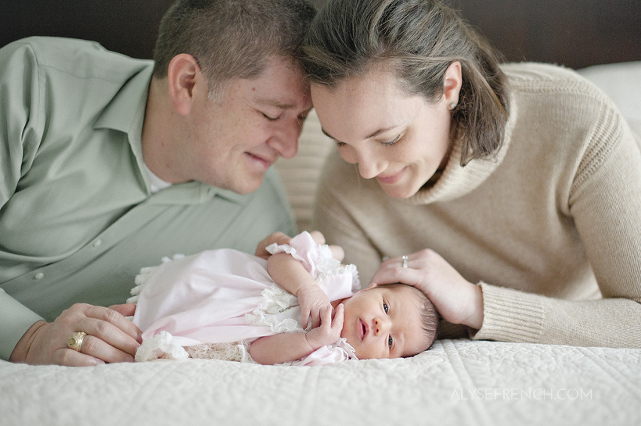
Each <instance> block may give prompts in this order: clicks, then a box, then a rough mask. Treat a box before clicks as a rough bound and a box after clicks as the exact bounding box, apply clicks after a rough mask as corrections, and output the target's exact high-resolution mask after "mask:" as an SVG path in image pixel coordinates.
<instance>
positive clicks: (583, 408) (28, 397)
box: [0, 340, 641, 426]
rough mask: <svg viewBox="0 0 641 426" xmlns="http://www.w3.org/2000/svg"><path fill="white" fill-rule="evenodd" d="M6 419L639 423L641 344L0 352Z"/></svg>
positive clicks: (97, 424) (295, 424)
mask: <svg viewBox="0 0 641 426" xmlns="http://www.w3.org/2000/svg"><path fill="white" fill-rule="evenodd" d="M0 424H1V425H4V426H13V425H30V426H31V425H65V426H68V425H94V426H101V425H147V424H153V425H205V424H207V425H237V426H240V425H279V426H287V425H291V426H300V425H332V426H334V425H337V424H338V425H343V424H346V425H347V424H349V425H356V426H358V425H368V426H369V425H429V424H434V425H439V426H445V425H465V424H479V425H544V426H550V425H557V424H558V425H562V424H563V425H566V424H576V425H579V424H580V425H584V426H588V425H639V424H641V349H607V348H578V347H569V346H550V345H534V344H514V343H498V342H472V341H468V340H454V341H452V340H442V341H438V342H436V344H435V346H434V347H433V348H432V349H431V350H430V351H428V352H426V353H423V354H421V355H418V356H416V357H414V358H409V359H396V360H368V361H347V362H344V363H339V364H334V365H330V366H323V367H280V366H277V367H273V366H262V365H253V364H239V363H235V362H229V361H208V360H186V361H164V360H162V361H155V362H149V363H140V364H113V365H105V366H100V367H91V368H66V367H57V366H37V367H34V366H27V365H15V364H10V363H7V362H0Z"/></svg>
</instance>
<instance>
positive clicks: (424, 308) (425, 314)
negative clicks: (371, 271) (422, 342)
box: [377, 283, 440, 350]
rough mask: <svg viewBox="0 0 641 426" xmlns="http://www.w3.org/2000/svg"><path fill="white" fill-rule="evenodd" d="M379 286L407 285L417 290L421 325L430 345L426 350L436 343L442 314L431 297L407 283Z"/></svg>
mask: <svg viewBox="0 0 641 426" xmlns="http://www.w3.org/2000/svg"><path fill="white" fill-rule="evenodd" d="M377 287H382V288H392V289H393V288H398V287H407V288H410V289H412V290H413V291H415V292H416V296H417V297H418V299H419V301H420V303H421V306H420V310H421V325H422V326H423V333H424V335H425V337H426V338H427V342H428V345H427V347H426V348H425V350H427V349H429V348H430V347H431V346H432V343H434V339H436V334H437V332H438V325H439V323H440V315H439V313H438V311H437V310H436V308H435V307H434V304H433V303H432V302H431V301H430V299H428V298H427V296H426V295H425V293H423V292H422V291H421V290H419V289H417V288H416V287H413V286H410V285H407V284H402V283H392V284H379V285H377Z"/></svg>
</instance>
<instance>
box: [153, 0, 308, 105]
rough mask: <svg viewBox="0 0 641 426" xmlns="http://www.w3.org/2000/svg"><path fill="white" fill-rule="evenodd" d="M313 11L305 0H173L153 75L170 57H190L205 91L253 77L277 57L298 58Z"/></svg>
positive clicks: (161, 30)
mask: <svg viewBox="0 0 641 426" xmlns="http://www.w3.org/2000/svg"><path fill="white" fill-rule="evenodd" d="M315 14H316V9H315V8H314V6H312V5H311V4H310V3H309V2H308V1H307V0H177V1H176V2H175V3H174V4H173V5H172V6H171V7H170V8H169V10H168V11H167V12H166V13H165V15H164V17H163V19H162V21H161V23H160V28H159V30H158V39H157V41H156V48H155V50H154V61H155V68H154V76H156V77H157V78H164V77H166V76H167V69H168V66H169V63H170V62H171V60H172V59H173V58H174V57H175V56H176V55H179V54H181V53H187V54H190V55H192V56H193V57H194V58H196V60H197V61H198V64H199V66H200V68H201V70H202V72H203V74H204V75H205V76H206V77H207V80H208V83H209V91H210V94H211V93H214V91H215V90H217V89H218V88H220V86H221V85H222V84H223V83H224V82H225V81H227V80H229V79H230V78H234V77H238V78H246V79H250V78H255V77H257V76H259V75H260V74H261V73H262V72H263V70H264V69H265V67H266V66H267V62H268V59H269V58H270V57H271V56H274V55H277V56H281V57H283V58H291V60H292V62H293V63H296V62H298V57H299V54H300V52H299V50H300V46H301V44H302V42H303V39H304V36H305V32H306V30H307V28H308V27H309V24H310V22H311V21H312V19H313V18H314V15H315Z"/></svg>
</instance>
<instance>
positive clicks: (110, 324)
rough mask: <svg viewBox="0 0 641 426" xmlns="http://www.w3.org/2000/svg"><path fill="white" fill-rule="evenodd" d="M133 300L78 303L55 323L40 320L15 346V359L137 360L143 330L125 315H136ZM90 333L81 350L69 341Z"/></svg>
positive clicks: (89, 362) (90, 362)
mask: <svg viewBox="0 0 641 426" xmlns="http://www.w3.org/2000/svg"><path fill="white" fill-rule="evenodd" d="M135 309H136V306H135V305H134V304H132V303H129V304H124V305H114V306H112V307H110V308H105V307H102V306H93V305H88V304H84V303H77V304H75V305H73V306H72V307H71V308H69V309H67V310H66V311H64V312H63V313H62V314H60V316H59V317H58V318H56V320H55V321H54V322H52V323H48V322H45V321H38V322H37V323H35V324H34V325H32V326H31V328H29V330H27V332H26V333H25V334H24V335H23V336H22V338H21V339H20V341H19V342H18V344H17V345H16V347H15V348H14V350H13V353H12V354H11V357H10V358H9V360H10V361H12V362H22V363H27V364H58V365H66V366H91V365H98V364H104V363H113V362H133V360H134V356H135V354H136V350H137V349H138V347H139V346H140V342H141V338H140V335H141V331H140V330H139V329H138V327H136V326H135V325H134V324H133V323H132V322H131V321H129V320H128V319H126V318H125V316H130V315H133V313H134V311H135ZM79 331H82V332H85V333H87V335H86V336H85V337H84V339H83V341H82V345H81V347H80V350H79V351H76V350H73V349H70V348H69V346H68V345H67V341H68V339H69V337H71V335H72V334H73V333H76V332H79Z"/></svg>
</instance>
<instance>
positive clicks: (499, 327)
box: [304, 0, 641, 347]
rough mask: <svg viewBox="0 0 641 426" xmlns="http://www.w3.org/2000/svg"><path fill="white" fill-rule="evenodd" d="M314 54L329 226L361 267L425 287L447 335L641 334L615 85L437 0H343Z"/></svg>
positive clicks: (639, 185)
mask: <svg viewBox="0 0 641 426" xmlns="http://www.w3.org/2000/svg"><path fill="white" fill-rule="evenodd" d="M304 54H305V56H306V57H305V65H306V68H307V71H308V74H309V75H310V78H311V81H312V100H313V103H314V107H315V108H316V112H317V114H318V117H319V119H320V121H321V124H322V127H323V130H324V132H325V133H326V134H327V135H329V136H330V137H332V138H333V139H334V140H335V141H336V144H337V146H338V150H337V151H338V152H337V153H335V154H334V155H332V156H331V157H330V159H329V162H328V164H327V166H326V169H325V171H324V177H323V179H322V181H321V189H320V192H319V197H318V200H317V208H316V216H315V217H316V226H317V228H318V229H319V230H320V231H322V232H323V234H324V235H325V236H326V238H327V240H328V241H330V242H331V243H332V244H338V245H340V246H342V247H343V248H344V249H345V252H346V253H349V254H350V255H349V256H347V257H346V259H345V260H346V261H347V262H349V263H354V264H356V266H357V267H358V268H359V271H360V274H361V277H362V282H367V281H368V280H370V279H371V280H372V282H374V283H377V284H382V283H389V282H397V281H400V282H403V283H406V284H410V285H415V286H417V287H419V288H420V289H421V290H423V291H424V292H425V293H426V294H427V295H428V296H429V297H430V298H431V300H432V301H433V302H434V304H435V305H436V307H437V309H438V310H439V312H440V313H441V315H442V317H443V319H444V320H446V321H447V322H449V323H450V324H459V325H461V326H464V327H449V326H446V327H444V328H443V329H442V330H446V329H448V330H449V333H448V334H444V335H443V336H447V337H455V336H460V335H461V334H460V333H461V332H464V331H468V332H469V335H470V336H471V337H472V338H475V339H491V340H500V341H514V342H536V343H551V344H571V345H583V346H612V347H624V346H632V347H641V305H639V302H640V301H641V155H640V153H639V149H638V147H637V144H636V142H635V140H634V138H633V136H632V132H631V130H630V128H629V126H628V125H627V124H626V123H625V122H624V120H623V119H622V118H621V116H620V114H619V113H618V111H617V110H616V108H615V107H614V106H613V104H612V103H611V102H610V101H609V100H608V99H607V98H606V97H605V95H603V94H602V93H601V92H600V91H599V90H598V89H596V88H595V87H594V86H593V85H591V84H590V83H588V82H587V81H586V80H584V79H582V78H581V77H579V76H578V75H576V74H575V73H574V72H572V71H570V70H567V69H563V68H560V67H555V66H551V65H543V64H506V65H501V66H499V65H498V60H497V58H496V55H495V54H494V53H493V52H492V50H491V48H490V47H488V45H487V44H486V43H485V42H484V41H483V40H482V39H481V38H480V37H479V36H478V35H477V34H475V33H474V32H473V30H472V29H471V28H470V27H469V26H467V24H465V23H464V22H463V21H462V20H461V19H460V17H459V16H458V15H457V14H456V13H455V12H453V11H452V10H450V9H448V8H446V7H444V6H443V5H441V4H439V3H437V2H434V1H428V0H372V1H362V2H361V1H358V2H355V1H352V0H330V1H328V3H327V4H326V5H325V7H324V9H323V10H322V11H321V12H320V14H319V15H318V16H317V17H316V19H315V20H314V22H313V24H312V27H311V29H310V32H309V34H308V36H307V40H306V43H305V45H304ZM341 157H342V159H341ZM343 160H344V161H343ZM352 165H356V167H355V166H352ZM401 255H407V256H403V257H401ZM382 258H383V259H384V258H388V259H387V260H385V261H383V262H382V264H381V263H380V259H382ZM371 265H380V268H379V269H378V271H376V269H375V268H376V266H375V267H374V268H373V269H372V268H371ZM404 266H405V267H404Z"/></svg>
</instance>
